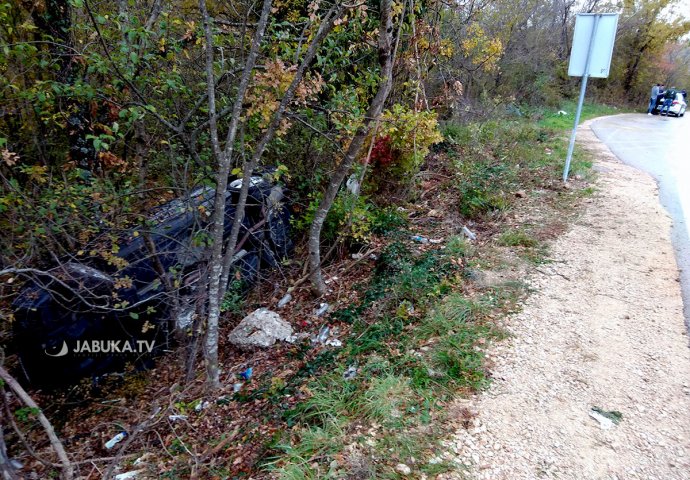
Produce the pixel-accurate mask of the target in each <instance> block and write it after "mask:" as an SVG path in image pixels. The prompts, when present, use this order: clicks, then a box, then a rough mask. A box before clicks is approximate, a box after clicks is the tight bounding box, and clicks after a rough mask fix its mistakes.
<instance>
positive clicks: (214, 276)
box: [199, 0, 272, 387]
mask: <svg viewBox="0 0 690 480" xmlns="http://www.w3.org/2000/svg"><path fill="white" fill-rule="evenodd" d="M271 4H272V1H271V0H264V3H263V7H262V9H261V16H260V18H259V23H258V24H257V27H256V32H255V33H254V38H253V39H252V46H251V49H250V52H249V56H248V57H247V62H246V63H245V66H244V71H243V72H242V79H241V80H240V84H239V86H238V88H237V96H236V97H235V103H234V105H233V110H232V117H231V120H230V126H229V127H228V135H227V140H226V144H225V149H224V150H222V149H221V146H220V142H219V140H218V125H217V123H216V94H215V85H216V82H215V76H214V74H213V33H212V32H211V23H212V22H213V19H212V18H211V17H210V16H209V14H208V10H207V8H206V0H199V9H200V10H201V14H202V17H203V21H204V31H205V34H206V81H207V90H208V105H209V120H210V131H211V144H212V147H213V153H214V155H215V157H216V160H217V161H218V173H217V175H216V193H215V199H214V203H213V216H212V218H211V221H212V224H213V227H212V230H211V240H212V241H213V246H212V248H211V258H210V260H209V269H208V270H209V288H208V295H209V298H208V320H207V324H206V342H205V345H206V352H205V356H206V371H207V374H208V378H209V382H210V383H211V385H212V386H213V387H219V386H220V372H219V369H218V319H219V318H220V298H221V292H222V291H224V289H225V286H222V285H221V276H222V273H223V232H224V228H225V202H226V200H225V195H226V192H227V188H228V176H229V174H230V169H231V166H232V154H233V149H234V143H235V136H236V134H237V126H238V125H239V122H240V115H241V113H242V102H243V101H244V96H245V94H246V92H247V87H248V86H249V80H250V78H251V74H252V70H254V65H255V63H256V59H257V57H258V55H259V46H260V45H261V40H262V39H263V36H264V31H265V30H266V24H267V23H268V15H269V13H270V11H271ZM236 215H237V213H236Z"/></svg>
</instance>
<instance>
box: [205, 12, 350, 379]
mask: <svg viewBox="0 0 690 480" xmlns="http://www.w3.org/2000/svg"><path fill="white" fill-rule="evenodd" d="M200 6H201V8H202V14H203V15H204V18H205V22H204V23H205V26H206V37H207V66H206V70H207V77H208V78H207V82H208V85H209V91H208V96H209V115H212V118H213V121H212V122H211V123H210V128H211V131H212V132H213V131H214V130H215V131H216V132H217V127H216V124H215V118H214V117H215V101H214V99H215V93H214V91H213V89H212V86H213V85H214V83H213V70H212V67H213V65H212V53H210V52H209V50H208V49H209V48H210V47H209V45H211V43H210V42H211V41H212V36H211V32H210V23H209V22H208V21H207V20H210V19H209V17H208V13H207V12H206V7H205V2H204V0H200ZM270 7H271V2H270V0H265V3H264V10H263V11H262V14H261V19H260V20H259V24H258V26H257V34H256V35H255V37H254V41H253V44H252V48H251V51H250V54H249V58H248V59H247V64H246V66H245V71H244V75H246V78H247V81H248V80H249V73H251V69H253V65H254V62H255V60H256V56H257V55H258V50H259V46H260V43H261V38H262V36H263V31H264V29H265V25H266V19H267V17H268V12H269V11H270ZM343 11H344V7H342V5H339V6H337V7H333V8H331V9H330V10H329V12H328V13H327V14H326V16H325V18H324V20H323V21H322V23H321V25H320V26H319V30H318V31H317V33H316V35H315V36H314V38H313V39H312V41H311V43H310V45H309V48H308V50H307V52H306V53H305V55H304V58H303V59H302V62H301V63H300V66H299V67H298V68H297V71H296V72H295V76H294V77H293V80H292V82H291V83H290V86H289V87H288V88H287V90H286V92H285V94H284V95H283V98H282V99H281V102H280V105H279V106H278V109H277V110H276V112H275V113H274V114H273V118H272V119H271V123H270V125H269V126H268V128H267V129H266V132H264V134H263V136H262V138H261V140H260V141H259V144H258V145H257V146H256V149H255V150H254V153H253V155H252V157H251V159H250V161H249V162H246V163H245V164H244V165H243V168H242V178H244V179H249V178H251V176H252V174H253V172H254V170H255V169H256V166H257V165H258V163H259V160H260V159H261V156H262V155H263V152H264V150H265V149H266V146H267V145H268V143H269V142H270V141H271V140H272V139H273V137H274V135H275V132H276V130H277V128H278V126H279V125H280V121H281V120H282V118H283V115H284V114H285V111H286V110H287V108H288V106H289V105H290V103H291V102H292V100H293V98H294V96H295V92H296V90H297V87H298V86H299V83H300V82H301V81H302V78H303V77H304V73H305V71H306V69H307V68H308V67H309V65H310V64H311V63H312V61H313V60H314V58H315V57H316V52H317V50H318V47H319V46H320V45H321V43H322V42H323V40H324V39H325V38H326V37H327V36H328V34H329V33H330V32H331V30H332V29H333V27H334V25H335V20H336V19H338V18H340V16H341V15H342V12H343ZM259 32H261V35H259ZM250 65H251V68H249V66H250ZM244 75H243V79H242V82H241V83H240V88H239V89H238V94H237V98H236V103H235V109H236V111H233V115H232V120H231V124H230V127H229V128H230V130H229V131H228V139H227V142H226V146H225V150H224V151H222V152H221V151H220V147H219V146H216V144H217V143H218V138H217V133H216V134H215V138H214V135H213V133H212V135H211V139H212V142H213V143H214V152H215V154H216V156H217V158H219V164H220V166H221V168H220V170H219V173H218V175H217V182H216V185H217V187H216V197H215V203H214V213H213V217H212V221H213V222H214V223H213V230H212V234H211V238H212V240H213V249H212V252H211V259H210V261H209V271H210V274H209V275H210V277H209V291H208V295H209V299H208V321H207V331H206V342H205V348H206V350H205V356H206V365H207V374H208V378H209V381H210V383H211V385H212V386H214V387H219V386H220V375H219V369H218V321H219V318H220V302H221V300H222V298H223V296H224V294H225V291H226V289H227V284H228V279H229V275H230V271H231V267H232V263H233V257H234V254H235V247H236V245H237V239H238V237H239V233H240V228H241V226H242V220H243V219H244V209H245V205H246V203H247V196H248V194H249V183H250V182H249V181H243V182H242V188H241V189H240V195H239V199H238V202H237V205H236V206H235V216H234V218H233V224H232V229H231V231H230V236H229V238H228V240H227V242H226V245H225V253H224V254H223V232H224V222H225V193H226V190H227V182H228V175H229V173H230V166H231V163H232V152H233V144H234V141H235V135H236V133H237V127H238V122H239V118H240V115H241V109H242V100H243V99H244V95H245V92H246V87H247V85H245V84H244V83H243V82H244ZM211 112H213V113H211Z"/></svg>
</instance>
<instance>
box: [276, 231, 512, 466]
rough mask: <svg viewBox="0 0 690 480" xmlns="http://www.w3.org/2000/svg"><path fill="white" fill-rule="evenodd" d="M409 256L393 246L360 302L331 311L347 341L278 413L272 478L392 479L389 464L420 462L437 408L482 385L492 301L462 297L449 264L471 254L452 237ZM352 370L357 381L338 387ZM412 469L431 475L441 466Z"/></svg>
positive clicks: (491, 335)
mask: <svg viewBox="0 0 690 480" xmlns="http://www.w3.org/2000/svg"><path fill="white" fill-rule="evenodd" d="M413 248H414V245H412V244H410V243H405V242H403V241H394V242H392V243H391V244H390V245H389V246H388V247H387V248H386V249H385V250H384V251H383V252H382V254H381V257H380V260H379V267H378V269H377V270H376V272H375V274H374V276H373V277H372V278H371V280H370V281H369V284H368V287H367V289H366V291H365V292H364V294H363V295H362V301H361V302H360V303H359V304H357V305H351V306H349V307H348V308H347V309H344V310H343V311H341V312H338V314H339V316H340V318H341V319H342V318H344V319H347V320H348V321H350V322H351V324H352V332H351V335H350V338H349V339H348V340H347V341H346V342H345V343H346V345H345V347H344V348H343V350H342V352H341V353H340V355H339V356H338V358H336V359H335V360H336V364H337V367H336V368H332V367H331V371H330V372H327V373H322V374H321V375H320V376H318V377H316V378H313V380H312V381H310V382H308V384H307V386H306V389H307V390H308V391H309V398H307V399H306V400H305V401H304V402H302V403H301V404H299V405H298V407H297V408H295V409H294V410H292V411H290V412H287V413H286V417H287V420H288V423H289V424H291V425H294V427H293V428H292V430H290V431H286V432H284V433H283V436H282V438H280V439H279V441H278V442H277V443H276V445H275V446H274V451H275V452H278V453H277V454H276V455H275V456H274V458H272V459H271V460H270V461H268V462H267V463H266V468H267V469H268V470H269V471H271V472H273V473H274V474H276V475H278V476H279V477H280V478H285V479H311V478H342V477H343V476H345V475H349V474H352V472H353V471H354V470H358V471H361V472H360V473H361V474H362V475H364V476H362V477H358V478H397V474H396V473H395V472H394V466H395V465H396V464H397V463H410V462H411V461H410V459H411V458H415V459H419V460H421V459H423V458H425V457H426V456H428V452H429V449H430V448H433V444H434V441H435V439H437V438H439V437H440V436H441V433H442V431H443V429H441V428H439V427H436V426H432V420H433V419H436V420H437V421H434V422H433V424H434V425H440V424H441V423H442V422H440V420H439V419H440V418H441V417H442V408H441V406H442V405H443V402H445V401H446V400H449V399H451V398H452V397H453V396H455V395H457V394H458V392H472V391H476V390H478V389H481V388H484V387H485V386H486V385H488V383H489V380H488V377H487V374H486V369H485V367H484V352H483V350H484V347H485V346H486V345H487V344H488V342H489V341H491V340H492V339H495V338H502V336H503V334H502V332H501V331H500V330H499V329H497V328H496V327H495V326H494V325H493V324H492V323H491V322H489V321H487V320H486V314H487V312H488V311H489V310H488V309H489V307H488V306H489V305H490V303H491V302H492V301H495V299H490V298H488V297H487V298H486V299H484V300H481V301H478V302H477V301H474V300H470V299H468V298H466V297H464V296H463V295H462V294H461V293H460V292H459V291H457V290H458V289H459V288H460V287H461V286H462V278H463V273H464V272H463V269H462V268H461V267H460V266H459V263H458V262H451V261H450V260H452V259H457V258H460V257H464V256H466V255H468V254H469V253H470V252H472V249H471V248H469V246H468V245H467V244H466V243H465V241H464V240H462V239H460V238H453V239H451V240H450V241H448V242H447V243H446V246H445V248H443V249H437V250H431V251H428V252H425V253H423V254H421V255H419V254H418V253H416V252H415V251H414V250H413ZM401 305H404V306H405V308H401ZM407 306H413V307H414V311H413V313H410V310H409V309H408V308H407ZM338 314H337V315H336V316H338ZM352 365H356V366H357V375H356V376H355V377H354V378H352V379H346V378H344V376H343V373H344V372H345V370H346V369H347V368H348V367H349V366H352ZM372 429H373V430H372ZM348 452H349V454H350V457H348ZM352 452H357V453H356V454H353V453H352ZM417 468H419V470H420V471H425V470H428V471H430V472H436V473H440V472H442V471H445V470H447V469H448V468H449V465H448V464H445V463H442V462H441V463H437V464H426V463H425V462H424V463H422V464H421V466H419V467H417Z"/></svg>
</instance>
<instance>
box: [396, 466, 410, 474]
mask: <svg viewBox="0 0 690 480" xmlns="http://www.w3.org/2000/svg"><path fill="white" fill-rule="evenodd" d="M395 471H396V472H398V473H399V474H400V475H403V476H407V475H410V474H411V473H412V469H411V468H410V467H408V466H407V465H405V464H404V463H399V464H397V465H396V466H395Z"/></svg>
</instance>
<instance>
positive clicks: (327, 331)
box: [312, 325, 331, 343]
mask: <svg viewBox="0 0 690 480" xmlns="http://www.w3.org/2000/svg"><path fill="white" fill-rule="evenodd" d="M330 335H331V327H329V326H328V325H324V326H322V327H321V329H320V330H319V333H318V335H316V336H315V337H314V338H313V339H312V343H324V342H325V341H326V340H328V337H329V336H330Z"/></svg>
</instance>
